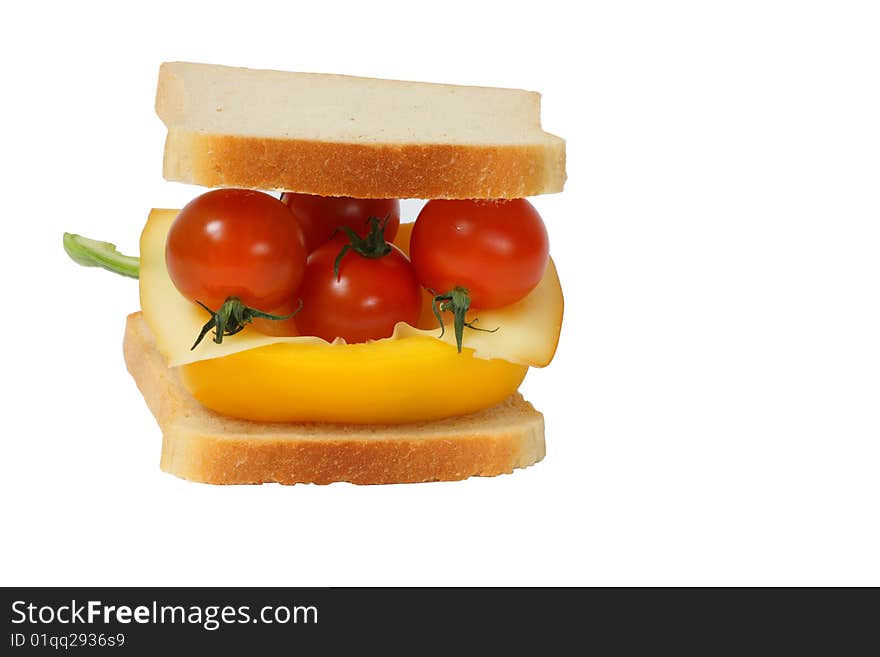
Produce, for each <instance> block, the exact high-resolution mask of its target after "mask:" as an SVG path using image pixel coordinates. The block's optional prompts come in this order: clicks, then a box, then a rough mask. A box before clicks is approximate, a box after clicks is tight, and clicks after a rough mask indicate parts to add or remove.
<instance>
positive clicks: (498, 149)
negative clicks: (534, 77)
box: [164, 127, 565, 199]
mask: <svg viewBox="0 0 880 657" xmlns="http://www.w3.org/2000/svg"><path fill="white" fill-rule="evenodd" d="M547 137H548V141H547V142H546V143H540V144H523V145H469V144H381V143H376V144H357V143H339V142H324V141H306V140H298V139H274V138H266V137H246V136H238V135H219V134H210V133H200V132H192V131H187V130H183V129H179V128H174V127H169V131H168V137H167V139H166V141H165V158H164V176H165V178H167V179H168V180H175V181H179V182H185V183H191V184H196V185H203V186H205V187H245V188H252V189H266V190H286V191H295V192H302V193H306V194H318V195H321V196H354V197H356V198H422V199H455V198H465V199H477V198H481V199H509V198H523V197H526V196H536V195H538V194H550V193H554V192H561V191H562V188H563V186H564V183H565V142H564V141H563V140H562V139H560V138H558V137H553V136H552V135H547Z"/></svg>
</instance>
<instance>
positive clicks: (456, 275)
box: [410, 198, 550, 308]
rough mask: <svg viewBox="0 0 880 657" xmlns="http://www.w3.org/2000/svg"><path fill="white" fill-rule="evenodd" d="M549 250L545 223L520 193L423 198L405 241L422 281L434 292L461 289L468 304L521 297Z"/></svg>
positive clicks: (506, 302)
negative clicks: (487, 198) (507, 197)
mask: <svg viewBox="0 0 880 657" xmlns="http://www.w3.org/2000/svg"><path fill="white" fill-rule="evenodd" d="M549 254H550V244H549V241H548V239H547V229H546V228H545V227H544V222H543V221H541V216H540V215H539V214H538V212H537V211H536V210H535V208H534V207H533V206H532V204H531V203H529V202H528V201H527V200H525V199H521V198H520V199H514V200H511V201H468V200H434V201H428V203H427V204H426V205H425V207H424V208H422V211H421V212H420V213H419V216H418V218H417V219H416V223H415V226H414V227H413V231H412V238H411V241H410V257H411V258H412V263H413V267H414V268H415V270H416V275H417V276H418V279H419V281H420V282H421V284H422V285H424V286H425V287H426V288H429V289H431V290H433V291H434V292H436V293H437V294H444V293H447V292H449V291H450V290H452V289H453V288H455V287H462V288H466V289H467V291H468V293H469V294H470V302H471V307H473V308H500V307H502V306H508V305H510V304H512V303H515V302H517V301H519V300H520V299H522V298H523V297H524V296H526V295H527V294H528V293H529V292H531V290H532V289H533V288H534V287H535V286H536V285H537V284H538V282H539V281H540V280H541V277H542V276H543V275H544V270H545V269H546V267H547V260H548V258H549Z"/></svg>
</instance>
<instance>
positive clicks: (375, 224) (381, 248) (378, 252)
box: [333, 217, 391, 281]
mask: <svg viewBox="0 0 880 657" xmlns="http://www.w3.org/2000/svg"><path fill="white" fill-rule="evenodd" d="M388 220H389V217H385V219H383V220H381V221H380V220H379V219H378V217H370V218H369V219H368V221H369V222H370V230H369V232H368V233H367V234H366V236H365V237H361V236H360V235H358V234H357V233H356V232H354V231H353V230H352V229H351V228H349V227H348V226H340V227H339V230H341V231H342V232H344V233H345V235H346V236H347V237H348V243H347V244H345V245H343V247H342V250H340V251H339V255H338V256H336V260H335V261H334V262H333V275H334V276H336V280H337V281H338V280H339V265H340V264H341V263H342V259H343V258H344V257H345V256H346V254H347V253H348V252H349V251H354V252H355V253H357V254H358V255H362V256H363V257H365V258H384V257H385V256H387V255H388V254H389V253H391V245H390V244H389V243H388V242H386V241H385V227H386V226H387V225H388Z"/></svg>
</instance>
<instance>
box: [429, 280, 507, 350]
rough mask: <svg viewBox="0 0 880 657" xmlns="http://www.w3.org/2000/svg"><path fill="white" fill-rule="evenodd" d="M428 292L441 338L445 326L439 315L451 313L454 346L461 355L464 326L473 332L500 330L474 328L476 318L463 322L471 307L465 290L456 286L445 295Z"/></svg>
mask: <svg viewBox="0 0 880 657" xmlns="http://www.w3.org/2000/svg"><path fill="white" fill-rule="evenodd" d="M430 292H431V294H434V300H433V301H432V302H431V309H432V310H433V311H434V317H436V318H437V322H438V323H439V324H440V337H441V338H442V337H443V336H444V335H445V334H446V325H445V324H444V323H443V316H442V315H441V314H440V313H442V312H447V311H448V312H451V313H452V328H453V331H454V332H455V344H456V346H457V347H458V353H461V342H462V340H463V339H464V327H465V326H467V327H468V328H469V329H472V330H474V331H485V332H486V333H494V332H495V331H497V330H498V329H499V328H500V327H499V326H496V327H495V328H493V329H484V328H482V327H479V326H474V324H476V323H477V318H476V317H474V318H473V319H472V320H471V321H469V322H468V321H465V317H466V315H467V311H468V310H469V309H470V307H471V295H470V292H468V290H467V288H465V287H460V286H456V287H454V288H452V289H451V290H450V291H449V292H447V293H446V294H435V293H434V291H433V290H431V291H430Z"/></svg>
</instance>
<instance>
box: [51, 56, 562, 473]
mask: <svg viewBox="0 0 880 657" xmlns="http://www.w3.org/2000/svg"><path fill="white" fill-rule="evenodd" d="M156 110H157V113H158V115H159V117H160V118H161V120H162V121H163V122H164V123H165V125H166V127H167V129H168V135H167V139H166V142H165V153H164V166H163V173H164V176H165V178H166V179H168V180H171V181H178V182H183V183H190V184H193V185H200V186H202V187H205V188H209V189H207V190H204V191H203V193H201V194H199V195H197V196H195V198H193V200H192V201H190V202H189V203H188V204H187V205H186V206H185V207H183V208H182V209H153V210H152V211H151V212H150V213H149V216H148V218H147V222H146V226H145V227H144V229H143V232H142V234H141V239H140V253H139V255H138V256H136V257H134V256H126V255H122V254H120V253H119V252H118V251H117V250H116V248H115V246H114V245H113V244H111V243H108V242H102V241H97V240H92V239H88V238H85V237H82V236H80V235H76V234H72V233H65V235H64V247H65V250H66V251H67V253H68V254H69V255H70V256H71V257H72V258H73V259H74V260H75V261H76V262H77V263H79V264H82V265H86V266H97V267H102V268H104V269H107V270H110V271H113V272H116V273H118V274H122V275H125V276H130V277H132V278H137V279H138V281H139V283H138V284H139V289H140V310H139V311H138V312H135V313H132V314H130V315H129V316H128V319H127V322H126V327H125V336H124V341H123V351H124V356H125V362H126V365H127V367H128V370H129V372H130V373H131V375H132V377H133V378H134V380H135V382H136V384H137V386H138V388H139V389H140V391H141V393H142V394H143V396H144V399H145V400H146V403H147V406H148V407H149V409H150V410H151V411H152V413H153V415H154V416H155V418H156V420H157V422H158V424H159V427H160V429H161V431H162V437H163V438H162V451H161V459H160V466H161V468H162V470H164V471H166V472H168V473H171V474H174V475H177V476H179V477H182V478H184V479H189V480H192V481H197V482H204V483H212V484H248V483H268V482H276V483H281V484H294V483H330V482H335V481H347V482H352V483H356V484H380V483H408V482H426V481H444V480H459V479H465V478H467V477H471V476H494V475H499V474H502V473H510V472H512V471H513V470H514V469H516V468H522V467H526V466H529V465H532V464H534V463H536V462H538V461H540V460H541V459H542V458H543V457H544V453H545V444H544V421H543V416H542V415H541V414H540V413H539V412H537V411H536V410H535V409H534V408H533V407H532V405H531V404H529V403H528V402H526V401H525V400H524V399H523V397H522V396H521V395H520V394H519V392H518V388H519V386H520V384H521V382H522V381H523V379H524V377H525V376H526V373H527V372H528V370H529V368H530V367H544V366H546V365H548V364H549V363H550V361H551V360H552V358H553V355H554V353H555V351H556V345H557V342H558V339H559V333H560V329H561V325H562V314H563V297H562V290H561V287H560V283H559V278H558V276H557V273H556V269H555V266H554V264H553V261H552V259H551V258H550V256H549V239H548V235H547V231H546V227H545V225H544V222H543V220H542V218H541V216H540V215H539V214H538V212H537V210H536V209H535V208H534V206H533V205H532V204H531V203H530V202H529V201H528V200H527V197H531V196H536V195H539V194H545V193H554V192H560V191H562V188H563V184H564V182H565V142H564V141H563V140H562V139H560V138H559V137H556V136H554V135H551V134H548V133H546V132H544V131H543V130H542V129H541V123H540V96H539V95H538V94H537V93H534V92H527V91H521V90H515V89H499V88H486V87H469V86H453V85H446V84H430V83H417V82H401V81H393V80H379V79H370V78H359V77H351V76H342V75H323V74H310V73H289V72H281V71H268V70H252V69H244V68H232V67H224V66H215V65H208V64H195V63H183V62H173V63H165V64H163V65H162V66H161V68H160V72H159V81H158V90H157V97H156ZM401 199H421V200H424V201H426V202H425V203H424V205H423V206H422V208H421V210H420V211H418V212H417V213H413V214H414V215H415V216H411V217H407V216H401V204H400V200H401Z"/></svg>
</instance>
